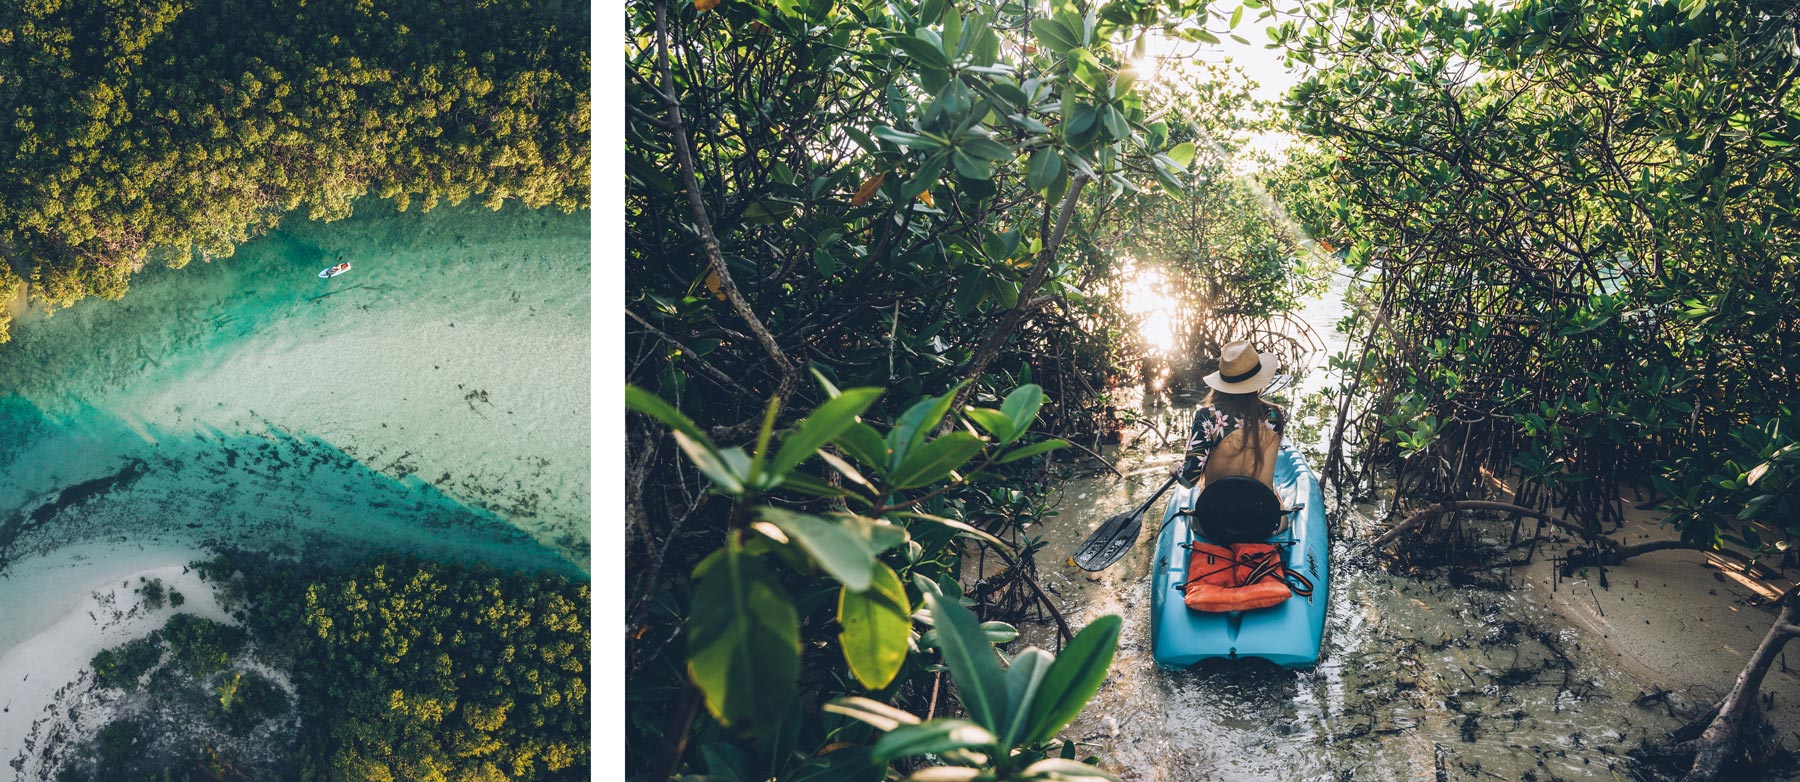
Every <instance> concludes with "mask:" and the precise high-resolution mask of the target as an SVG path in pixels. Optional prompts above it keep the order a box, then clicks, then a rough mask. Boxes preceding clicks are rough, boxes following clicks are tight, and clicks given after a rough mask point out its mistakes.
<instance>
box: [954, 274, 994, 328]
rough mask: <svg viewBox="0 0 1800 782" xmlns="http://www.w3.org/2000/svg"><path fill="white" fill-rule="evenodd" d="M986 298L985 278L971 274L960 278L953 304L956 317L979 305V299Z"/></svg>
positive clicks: (962, 315) (965, 314)
mask: <svg viewBox="0 0 1800 782" xmlns="http://www.w3.org/2000/svg"><path fill="white" fill-rule="evenodd" d="M985 298H987V280H984V279H982V278H980V277H977V276H975V275H973V274H971V275H966V276H964V277H963V278H962V281H961V283H960V284H959V285H958V286H957V288H956V299H955V302H954V305H955V307H956V314H957V316H958V317H965V316H967V315H968V314H969V313H971V312H974V311H975V308H976V307H979V306H981V300H982V299H985Z"/></svg>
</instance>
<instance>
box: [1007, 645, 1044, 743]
mask: <svg viewBox="0 0 1800 782" xmlns="http://www.w3.org/2000/svg"><path fill="white" fill-rule="evenodd" d="M1055 660H1056V658H1055V657H1053V656H1051V654H1050V653H1049V652H1046V651H1044V650H1042V649H1039V648H1037V647H1035V646H1034V647H1031V648H1030V649H1026V650H1025V651H1023V652H1020V653H1019V654H1018V655H1017V656H1015V657H1013V661H1012V665H1010V666H1008V667H1007V669H1006V704H1007V707H1006V715H1007V716H1006V732H1005V733H1004V734H1002V735H1001V737H1000V738H1001V746H1005V747H1017V746H1019V744H1020V743H1021V740H1022V739H1023V738H1024V737H1025V732H1026V731H1027V730H1030V728H1031V704H1032V702H1033V701H1034V700H1036V698H1037V693H1038V687H1039V686H1040V685H1041V684H1042V683H1043V681H1044V674H1046V673H1049V672H1050V665H1051V663H1053V662H1055Z"/></svg>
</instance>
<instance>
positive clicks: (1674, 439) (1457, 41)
mask: <svg viewBox="0 0 1800 782" xmlns="http://www.w3.org/2000/svg"><path fill="white" fill-rule="evenodd" d="M1314 10H1315V11H1317V13H1314V14H1312V15H1311V16H1310V17H1306V16H1302V17H1301V18H1296V19H1294V20H1292V23H1291V24H1289V25H1288V26H1287V28H1286V32H1285V36H1286V37H1285V40H1286V41H1287V42H1288V43H1289V44H1290V45H1291V46H1292V47H1293V48H1292V52H1293V56H1294V59H1295V62H1296V63H1297V64H1304V65H1306V66H1309V71H1308V73H1309V75H1308V78H1307V79H1306V80H1305V81H1304V82H1303V83H1302V84H1300V85H1299V86H1298V87H1297V88H1296V89H1295V90H1294V91H1293V93H1292V94H1291V96H1290V97H1291V106H1292V111H1293V117H1294V119H1295V121H1296V123H1297V125H1298V128H1299V129H1300V130H1301V131H1303V132H1304V133H1306V134H1309V135H1310V136H1311V137H1313V138H1314V139H1316V140H1317V141H1318V142H1319V144H1318V147H1317V148H1316V151H1315V152H1314V153H1313V154H1311V155H1306V156H1302V157H1301V158H1300V159H1299V160H1298V161H1297V163H1296V166H1297V169H1298V172H1297V174H1296V175H1295V176H1293V177H1292V179H1291V180H1290V181H1291V182H1292V183H1293V186H1292V187H1291V188H1289V191H1288V200H1289V202H1290V203H1291V204H1292V205H1293V206H1294V207H1295V209H1296V211H1297V212H1299V213H1300V214H1302V215H1303V216H1304V217H1305V219H1306V220H1307V222H1308V223H1309V224H1310V225H1311V226H1312V227H1313V228H1314V229H1315V230H1316V231H1318V232H1319V234H1320V235H1321V236H1322V237H1326V238H1328V240H1330V241H1333V242H1336V243H1339V244H1341V245H1343V246H1344V247H1345V252H1346V253H1347V256H1348V259H1349V262H1350V265H1351V266H1352V267H1353V268H1355V269H1357V270H1358V271H1359V272H1360V273H1361V274H1363V275H1364V277H1365V278H1366V279H1367V281H1368V283H1369V284H1368V285H1366V286H1365V287H1364V288H1363V289H1362V291H1361V293H1360V294H1359V296H1358V300H1357V302H1356V305H1355V312H1354V315H1353V319H1352V320H1351V321H1350V322H1348V323H1347V324H1346V327H1347V328H1348V329H1349V331H1350V332H1351V337H1352V338H1353V339H1355V340H1356V341H1357V342H1356V349H1355V351H1353V353H1352V354H1351V355H1350V356H1348V357H1347V358H1346V364H1345V365H1344V368H1345V369H1347V370H1350V374H1351V376H1352V377H1351V380H1350V383H1351V385H1350V388H1349V389H1348V390H1350V391H1352V392H1353V393H1354V396H1353V397H1352V400H1351V401H1346V403H1345V405H1344V407H1343V408H1342V409H1343V411H1344V416H1343V417H1342V419H1341V421H1340V432H1341V434H1342V435H1343V439H1345V440H1346V441H1348V442H1351V443H1357V442H1360V443H1361V444H1362V445H1363V447H1364V449H1365V453H1369V454H1374V455H1386V456H1393V457H1398V458H1401V459H1402V460H1404V462H1403V468H1402V471H1403V478H1402V483H1401V491H1402V493H1403V494H1408V495H1412V496H1415V497H1417V498H1418V499H1421V500H1430V499H1437V498H1453V497H1468V496H1479V495H1481V494H1482V493H1483V492H1485V491H1487V480H1488V479H1487V478H1485V477H1484V473H1485V474H1497V475H1506V474H1517V475H1518V476H1519V477H1520V478H1521V479H1522V485H1521V487H1520V493H1519V498H1520V501H1522V502H1526V503H1541V504H1547V505H1558V506H1562V507H1564V508H1567V509H1568V510H1569V511H1570V512H1571V513H1572V514H1574V515H1575V517H1576V518H1577V519H1578V520H1579V522H1580V523H1581V524H1582V525H1586V527H1587V528H1588V529H1589V530H1590V531H1592V532H1599V531H1600V530H1602V529H1603V525H1605V524H1606V523H1607V522H1611V521H1614V520H1617V519H1618V518H1619V517H1620V514H1621V510H1622V509H1621V507H1620V505H1621V500H1620V494H1619V491H1618V490H1619V488H1620V487H1623V486H1636V487H1638V488H1639V489H1640V490H1641V491H1643V492H1644V493H1643V495H1642V498H1643V499H1644V500H1646V501H1647V502H1649V503H1651V504H1656V503H1660V504H1662V505H1663V506H1664V507H1668V508H1671V509H1673V511H1674V515H1673V516H1672V517H1671V518H1672V519H1673V520H1674V521H1675V522H1677V523H1679V524H1680V525H1682V531H1683V535H1684V537H1685V538H1686V539H1687V540H1688V541H1689V542H1690V543H1692V544H1694V545H1702V546H1712V545H1715V544H1718V543H1722V542H1725V541H1737V542H1739V543H1742V544H1745V545H1747V546H1749V547H1751V548H1753V549H1754V548H1758V547H1763V546H1768V547H1770V548H1771V549H1772V550H1779V549H1783V548H1785V544H1784V543H1780V542H1779V540H1780V539H1782V538H1785V537H1786V536H1788V535H1791V534H1795V533H1800V503H1796V502H1795V498H1794V497H1793V496H1792V492H1791V491H1790V489H1789V488H1788V486H1789V485H1790V482H1791V480H1792V478H1791V477H1790V476H1792V475H1793V474H1794V468H1795V466H1796V464H1797V463H1800V448H1796V447H1795V445H1794V443H1795V442H1796V441H1795V439H1794V438H1795V437H1796V435H1797V434H1800V432H1797V431H1796V428H1797V427H1800V420H1797V419H1796V414H1795V412H1794V408H1793V406H1792V400H1793V399H1794V397H1795V396H1796V393H1797V392H1800V375H1797V374H1796V368H1797V367H1800V308H1796V307H1795V306H1794V301H1795V297H1796V295H1797V294H1800V274H1796V269H1797V268H1800V267H1797V266H1796V260H1797V256H1796V249H1797V248H1800V212H1797V211H1796V209H1797V206H1796V205H1797V203H1800V202H1797V200H1796V196H1797V194H1800V95H1797V94H1796V93H1795V91H1794V90H1793V86H1794V82H1795V78H1796V74H1797V73H1800V50H1796V49H1795V46H1794V42H1795V39H1796V35H1797V34H1800V10H1797V9H1796V7H1795V6H1794V5H1793V4H1791V3H1787V2H1775V1H1773V0H1730V1H1727V2H1709V0H1683V1H1682V2H1664V1H1663V0H1592V1H1590V2H1582V3H1570V2H1551V1H1549V0H1534V1H1533V2H1524V3H1516V4H1504V5H1498V6H1488V5H1483V4H1476V5H1473V6H1465V5H1461V4H1453V3H1437V2H1416V1H1415V2H1389V1H1388V0H1356V1H1354V2H1339V3H1335V4H1332V8H1331V9H1330V11H1329V12H1325V11H1324V10H1323V9H1314Z"/></svg>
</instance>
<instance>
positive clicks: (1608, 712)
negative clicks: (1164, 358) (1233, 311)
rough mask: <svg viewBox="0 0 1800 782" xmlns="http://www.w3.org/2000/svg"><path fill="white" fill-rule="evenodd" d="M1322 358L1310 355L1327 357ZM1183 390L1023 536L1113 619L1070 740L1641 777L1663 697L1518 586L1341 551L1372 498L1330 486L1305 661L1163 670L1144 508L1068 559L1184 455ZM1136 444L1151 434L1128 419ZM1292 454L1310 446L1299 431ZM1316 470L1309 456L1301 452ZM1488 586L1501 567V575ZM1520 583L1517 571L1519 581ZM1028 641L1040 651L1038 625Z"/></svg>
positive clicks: (1149, 766) (1056, 580)
mask: <svg viewBox="0 0 1800 782" xmlns="http://www.w3.org/2000/svg"><path fill="white" fill-rule="evenodd" d="M1342 295H1343V285H1342V281H1341V280H1340V281H1339V282H1338V284H1335V285H1333V286H1332V290H1331V292H1330V293H1328V294H1327V295H1326V296H1324V297H1321V298H1320V299H1318V300H1315V301H1312V302H1308V303H1307V305H1306V306H1305V307H1304V308H1303V310H1302V312H1301V313H1300V316H1301V317H1302V318H1303V319H1305V320H1306V321H1308V322H1309V323H1311V324H1313V326H1314V327H1315V328H1316V329H1317V330H1318V332H1319V333H1320V334H1321V336H1323V337H1324V338H1325V339H1324V341H1325V342H1326V344H1327V348H1328V350H1330V351H1337V350H1341V349H1342V348H1343V338H1342V336H1341V335H1338V334H1336V333H1335V332H1334V330H1333V329H1332V326H1333V323H1334V321H1335V320H1336V319H1337V318H1338V317H1339V316H1340V315H1341V297H1342ZM1323 359H1324V356H1323V355H1320V356H1316V357H1315V364H1322V363H1323ZM1322 375H1323V372H1322V371H1318V370H1314V371H1312V372H1310V373H1307V374H1306V375H1304V376H1303V377H1301V378H1300V379H1299V381H1298V383H1297V385H1296V386H1293V387H1290V389H1289V390H1288V396H1289V398H1291V399H1295V400H1298V399H1299V398H1301V397H1303V396H1304V395H1305V394H1307V393H1310V392H1312V391H1316V390H1317V389H1319V388H1321V387H1323V385H1324V384H1325V382H1326V381H1327V378H1325V377H1323V376H1322ZM1192 405H1193V400H1192V399H1173V400H1170V399H1159V398H1158V395H1157V394H1156V393H1154V392H1151V393H1150V395H1149V396H1148V397H1146V399H1145V402H1144V407H1145V408H1146V412H1147V413H1149V414H1150V415H1151V417H1152V419H1153V420H1154V421H1157V422H1159V423H1160V424H1161V425H1162V426H1163V428H1164V433H1165V434H1166V435H1167V436H1168V439H1169V442H1170V445H1169V446H1167V447H1144V446H1143V445H1140V446H1138V447H1134V448H1130V449H1127V452H1126V454H1125V455H1124V456H1123V457H1122V459H1121V461H1120V463H1119V464H1118V465H1117V466H1118V467H1119V469H1120V470H1121V471H1122V472H1124V473H1125V474H1126V475H1127V476H1128V480H1125V481H1120V480H1118V479H1117V478H1115V477H1113V475H1112V474H1111V473H1103V474H1102V475H1100V476H1097V477H1088V478H1080V479H1076V480H1072V481H1070V482H1068V483H1066V484H1065V485H1063V486H1062V487H1061V489H1060V490H1059V491H1058V493H1057V495H1056V498H1055V502H1056V504H1057V515H1055V516H1054V517H1052V518H1050V519H1049V520H1047V522H1046V523H1045V524H1043V525H1042V526H1041V527H1040V526H1031V527H1027V528H1026V530H1025V532H1026V533H1027V534H1032V535H1039V536H1042V537H1044V538H1046V539H1048V541H1049V544H1048V546H1047V548H1046V549H1045V553H1044V555H1043V556H1041V557H1040V559H1039V561H1040V577H1041V579H1042V580H1043V581H1044V583H1045V586H1046V587H1047V588H1048V589H1049V590H1051V591H1052V592H1053V593H1054V595H1055V597H1056V598H1057V599H1058V601H1059V602H1060V603H1061V604H1062V605H1063V606H1064V607H1065V609H1066V611H1067V613H1068V614H1069V618H1070V620H1071V623H1072V624H1075V625H1076V626H1080V625H1081V624H1084V623H1086V622H1087V621H1089V620H1091V619H1092V618H1094V617H1097V616H1100V615H1102V614H1108V613H1112V614H1118V615H1120V616H1121V617H1123V619H1124V629H1123V633H1122V636H1121V639H1120V643H1119V651H1118V656H1117V658H1116V660H1115V661H1114V663H1113V668H1112V673H1111V675H1110V676H1109V677H1108V678H1107V680H1106V683H1105V684H1104V685H1103V686H1102V688H1101V690H1100V693H1099V695H1098V697H1097V698H1096V699H1095V701H1094V703H1093V705H1092V706H1090V708H1089V709H1088V710H1087V711H1086V712H1084V713H1083V715H1082V717H1081V718H1080V719H1079V720H1078V721H1077V722H1076V724H1075V725H1074V726H1073V727H1072V728H1071V729H1070V731H1069V732H1068V735H1073V736H1075V737H1077V738H1079V739H1080V740H1082V741H1083V742H1085V743H1084V745H1083V747H1082V749H1083V754H1084V755H1085V754H1095V755H1098V756H1100V757H1101V758H1102V759H1103V761H1104V764H1105V765H1106V766H1107V767H1108V768H1109V769H1111V770H1114V771H1116V772H1118V773H1120V774H1121V775H1123V776H1124V777H1125V778H1126V779H1130V780H1155V781H1157V782H1200V781H1202V780H1214V781H1230V782H1236V781H1238V780H1270V781H1271V782H1275V781H1277V780H1279V781H1280V782H1291V781H1292V780H1320V781H1324V780H1545V781H1547V780H1558V779H1561V780H1591V779H1631V778H1637V777H1641V776H1643V775H1645V774H1648V773H1650V772H1649V771H1647V770H1646V769H1643V768H1640V767H1638V766H1637V765H1636V764H1634V763H1633V762H1632V761H1631V760H1630V759H1629V758H1627V757H1626V754H1625V753H1626V752H1627V751H1629V750H1630V749H1632V748H1634V747H1636V746H1637V745H1638V743H1639V742H1640V741H1642V740H1644V739H1646V738H1660V737H1662V736H1663V735H1665V734H1666V732H1667V731H1668V730H1669V729H1671V728H1672V727H1674V726H1675V725H1676V724H1678V723H1677V720H1676V719H1675V718H1674V717H1673V716H1671V714H1670V713H1669V712H1668V711H1667V709H1666V707H1664V706H1662V705H1660V704H1656V705H1648V706H1639V705H1637V704H1636V703H1635V701H1636V699H1637V698H1638V696H1639V695H1640V694H1642V693H1643V691H1644V690H1643V688H1642V687H1641V685H1640V684H1639V683H1638V682H1637V681H1636V680H1634V679H1632V678H1631V677H1630V676H1629V675H1628V674H1626V673H1625V672H1624V671H1622V670H1619V669H1617V668H1616V666H1614V665H1612V664H1611V663H1610V662H1608V655H1603V654H1600V653H1598V652H1599V651H1600V650H1598V649H1595V648H1593V647H1592V644H1593V643H1595V641H1596V639H1593V638H1590V637H1587V636H1585V635H1584V634H1583V633H1580V632H1577V631H1576V630H1573V629H1563V628H1562V627H1561V625H1560V622H1559V620H1558V618H1557V617H1556V616H1555V615H1554V614H1552V613H1550V612H1549V611H1548V610H1547V609H1545V608H1543V607H1541V606H1538V605H1535V604H1533V602H1532V601H1531V599H1530V598H1529V596H1528V595H1527V594H1526V592H1525V590H1523V589H1521V590H1517V591H1511V590H1495V589H1491V588H1487V589H1484V588H1475V587H1467V588H1458V587H1451V586H1444V585H1442V584H1443V580H1442V579H1441V578H1439V577H1437V576H1429V575H1428V576H1423V577H1413V576H1402V575H1394V574H1390V573H1388V572H1386V571H1385V570H1384V569H1383V568H1382V567H1381V566H1379V565H1378V564H1377V563H1375V562H1372V561H1370V560H1368V559H1366V558H1364V557H1361V556H1352V553H1351V547H1350V546H1349V544H1348V543H1347V542H1346V541H1349V540H1353V539H1356V538H1361V537H1366V536H1368V535H1369V533H1370V531H1371V529H1372V528H1373V525H1374V524H1375V522H1376V520H1378V519H1379V518H1380V517H1381V513H1380V511H1381V510H1382V509H1381V508H1378V507H1376V506H1373V505H1358V504H1352V503H1347V502H1343V501H1341V499H1340V498H1335V497H1328V502H1329V503H1330V504H1331V505H1332V506H1333V507H1334V510H1333V514H1332V528H1333V535H1334V538H1337V541H1336V543H1335V544H1334V546H1333V563H1332V574H1331V582H1330V585H1329V588H1330V596H1329V600H1330V609H1329V615H1328V621H1327V629H1326V637H1325V653H1324V659H1323V660H1322V661H1321V662H1320V664H1319V665H1318V666H1317V667H1316V668H1314V669H1312V670H1309V671H1299V672H1289V671H1281V670H1275V669H1273V668H1272V667H1268V666H1261V667H1259V666H1257V665H1255V664H1249V665H1245V664H1236V665H1231V666H1229V667H1222V668H1215V669H1206V670H1189V671H1176V670H1168V669H1164V668H1159V667H1157V666H1156V665H1155V664H1154V662H1153V661H1152V659H1151V652H1150V605H1151V602H1150V588H1151V585H1150V569H1151V561H1152V556H1153V554H1154V551H1153V549H1154V545H1155V540H1156V536H1157V531H1158V530H1157V527H1158V524H1159V522H1160V519H1161V509H1160V508H1158V509H1157V510H1156V511H1153V512H1152V513H1151V514H1150V515H1149V516H1147V517H1146V522H1145V529H1144V531H1143V534H1142V536H1141V537H1140V538H1139V542H1138V545H1137V546H1136V547H1135V548H1134V549H1133V551H1132V553H1131V554H1130V555H1129V556H1127V557H1126V558H1125V559H1124V560H1122V561H1121V562H1119V563H1118V564H1116V565H1114V566H1113V567H1111V568H1109V569H1108V570H1106V571H1103V572H1102V573H1100V574H1092V575H1090V574H1087V573H1084V572H1083V571H1080V570H1078V569H1076V568H1074V567H1073V566H1072V565H1071V564H1070V563H1068V562H1066V561H1059V560H1061V559H1062V557H1063V554H1062V553H1060V552H1067V551H1070V550H1072V549H1073V548H1074V547H1075V545H1076V544H1077V543H1078V542H1079V541H1080V540H1081V539H1082V538H1083V537H1085V535H1086V534H1087V532H1088V531H1090V530H1092V529H1093V527H1094V526H1095V525H1096V524H1098V523H1099V522H1100V521H1101V520H1102V519H1104V518H1106V517H1107V516H1109V515H1111V514H1112V513H1115V512H1118V511H1119V510H1121V509H1122V508H1125V507H1129V505H1130V504H1133V503H1134V501H1141V500H1142V499H1143V498H1144V497H1146V496H1148V494H1149V493H1150V492H1153V491H1155V489H1156V487H1157V486H1159V485H1160V484H1161V483H1162V480H1163V479H1164V478H1165V477H1166V476H1167V474H1168V471H1169V470H1170V469H1171V468H1172V467H1173V466H1174V465H1175V464H1176V463H1177V462H1179V459H1180V450H1179V449H1180V440H1181V439H1182V432H1183V430H1185V428H1186V427H1187V425H1188V424H1189V423H1190V416H1191V409H1192ZM1138 434H1139V437H1140V443H1143V444H1151V445H1154V444H1155V443H1157V442H1158V438H1157V437H1156V436H1155V435H1154V434H1149V433H1147V432H1146V431H1145V430H1139V432H1138ZM1298 444H1299V445H1301V446H1302V447H1303V448H1305V447H1307V446H1312V447H1314V448H1316V447H1317V444H1316V443H1307V442H1301V443H1298ZM1314 461H1315V467H1317V466H1318V465H1317V464H1316V461H1317V457H1316V456H1315V457H1314ZM1489 576H1490V580H1493V581H1499V580H1501V579H1503V578H1505V577H1506V576H1505V574H1504V572H1503V571H1501V572H1496V573H1493V574H1489ZM1514 581H1515V582H1516V581H1517V579H1516V578H1515V579H1514ZM1026 641H1028V642H1030V643H1034V644H1037V645H1040V646H1044V647H1046V648H1054V643H1055V639H1054V636H1053V634H1052V633H1051V631H1050V630H1049V628H1048V627H1047V626H1040V625H1034V626H1032V627H1031V628H1029V629H1027V630H1026Z"/></svg>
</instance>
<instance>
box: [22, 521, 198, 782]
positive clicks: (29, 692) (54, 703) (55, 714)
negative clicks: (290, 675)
mask: <svg viewBox="0 0 1800 782" xmlns="http://www.w3.org/2000/svg"><path fill="white" fill-rule="evenodd" d="M163 556H164V559H165V564H160V565H155V566H152V567H146V568H141V569H127V568H132V567H138V566H141V564H142V563H141V562H132V561H131V560H134V559H135V558H133V557H129V556H127V557H125V558H123V559H120V560H111V561H108V562H107V563H106V564H105V565H104V566H100V567H93V568H77V569H73V570H70V569H67V568H62V569H58V568H42V569H40V570H38V571H37V572H38V573H39V574H42V573H50V574H53V575H55V576H58V577H61V578H69V577H71V574H79V577H80V578H83V579H87V580H86V581H84V582H83V583H85V584H86V586H85V587H83V588H80V589H77V590H64V591H63V592H62V593H60V594H59V593H56V592H54V590H53V589H52V586H51V585H52V584H53V583H54V582H55V581H56V578H51V579H32V578H29V577H26V578H23V579H21V581H22V582H24V583H31V584H33V586H32V587H31V588H32V589H34V590H36V592H34V593H35V594H41V595H42V596H43V600H42V601H41V602H37V603H26V604H25V607H26V608H27V610H25V611H23V612H21V613H20V615H19V620H20V622H21V623H22V624H23V625H24V626H34V627H36V628H37V629H36V631H35V632H34V633H33V634H31V635H29V636H28V637H24V638H22V639H20V640H18V641H16V642H13V643H10V644H8V645H7V646H5V647H0V762H4V763H5V764H6V768H8V770H9V771H10V772H11V773H12V774H14V775H15V776H11V777H5V778H8V779H17V780H35V779H37V778H38V776H39V770H40V769H39V767H38V764H39V760H40V758H39V755H40V754H41V752H42V750H43V748H44V747H45V744H46V740H47V739H48V738H49V737H51V736H53V735H57V734H59V733H62V734H64V736H65V737H66V738H78V737H82V736H84V735H85V733H86V731H91V730H93V729H96V728H98V727H100V726H101V725H104V724H105V719H104V713H105V711H106V709H105V707H106V702H105V698H103V697H95V696H96V694H95V693H91V692H90V691H89V686H90V682H91V677H92V674H91V671H90V670H89V668H88V663H89V662H90V661H91V660H92V659H93V657H94V655H95V654H96V653H98V652H99V651H101V650H102V649H107V648H111V647H114V646H118V645H120V644H124V643H127V642H129V641H132V640H135V639H137V638H142V637H144V636H146V635H149V634H150V633H152V632H154V631H156V630H157V629H159V628H161V627H162V626H163V624H164V623H165V622H167V621H168V619H169V617H171V616H174V615H175V614H177V613H186V614H198V615H200V616H203V617H206V618H209V619H214V620H218V621H230V619H229V617H227V616H226V614H225V612H224V610H223V609H222V608H220V606H219V604H218V601H217V600H216V599H215V597H214V595H213V591H212V588H211V587H210V586H208V585H207V584H206V583H204V582H202V581H201V580H200V577H199V575H198V574H196V573H194V572H192V571H189V570H187V568H186V566H185V565H184V564H180V563H171V562H167V557H168V554H167V553H166V552H165V553H164V555H163ZM187 559H191V557H190V558H184V559H182V560H181V562H186V561H187ZM25 564H27V565H32V564H37V563H25ZM184 571H185V572H184ZM140 579H144V580H149V579H161V580H162V582H163V585H164V587H165V588H166V590H173V591H178V592H180V593H181V594H182V596H183V597H184V598H185V602H184V603H183V604H182V606H181V607H179V608H176V607H173V606H171V605H170V604H169V602H167V601H165V602H164V603H163V605H162V607H161V608H157V609H150V608H148V607H146V606H144V605H143V604H142V598H141V596H140V595H138V594H137V592H136V590H137V589H138V588H139V587H140V586H142V584H143V582H142V581H141V580H140ZM9 602H10V601H9ZM46 617H48V620H47V621H44V620H45V618H46ZM8 618H9V620H10V619H12V616H11V615H9V617H8ZM9 624H11V622H9ZM6 629H7V630H8V631H12V632H16V631H13V628H10V627H9V628H6ZM0 773H6V772H0Z"/></svg>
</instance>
